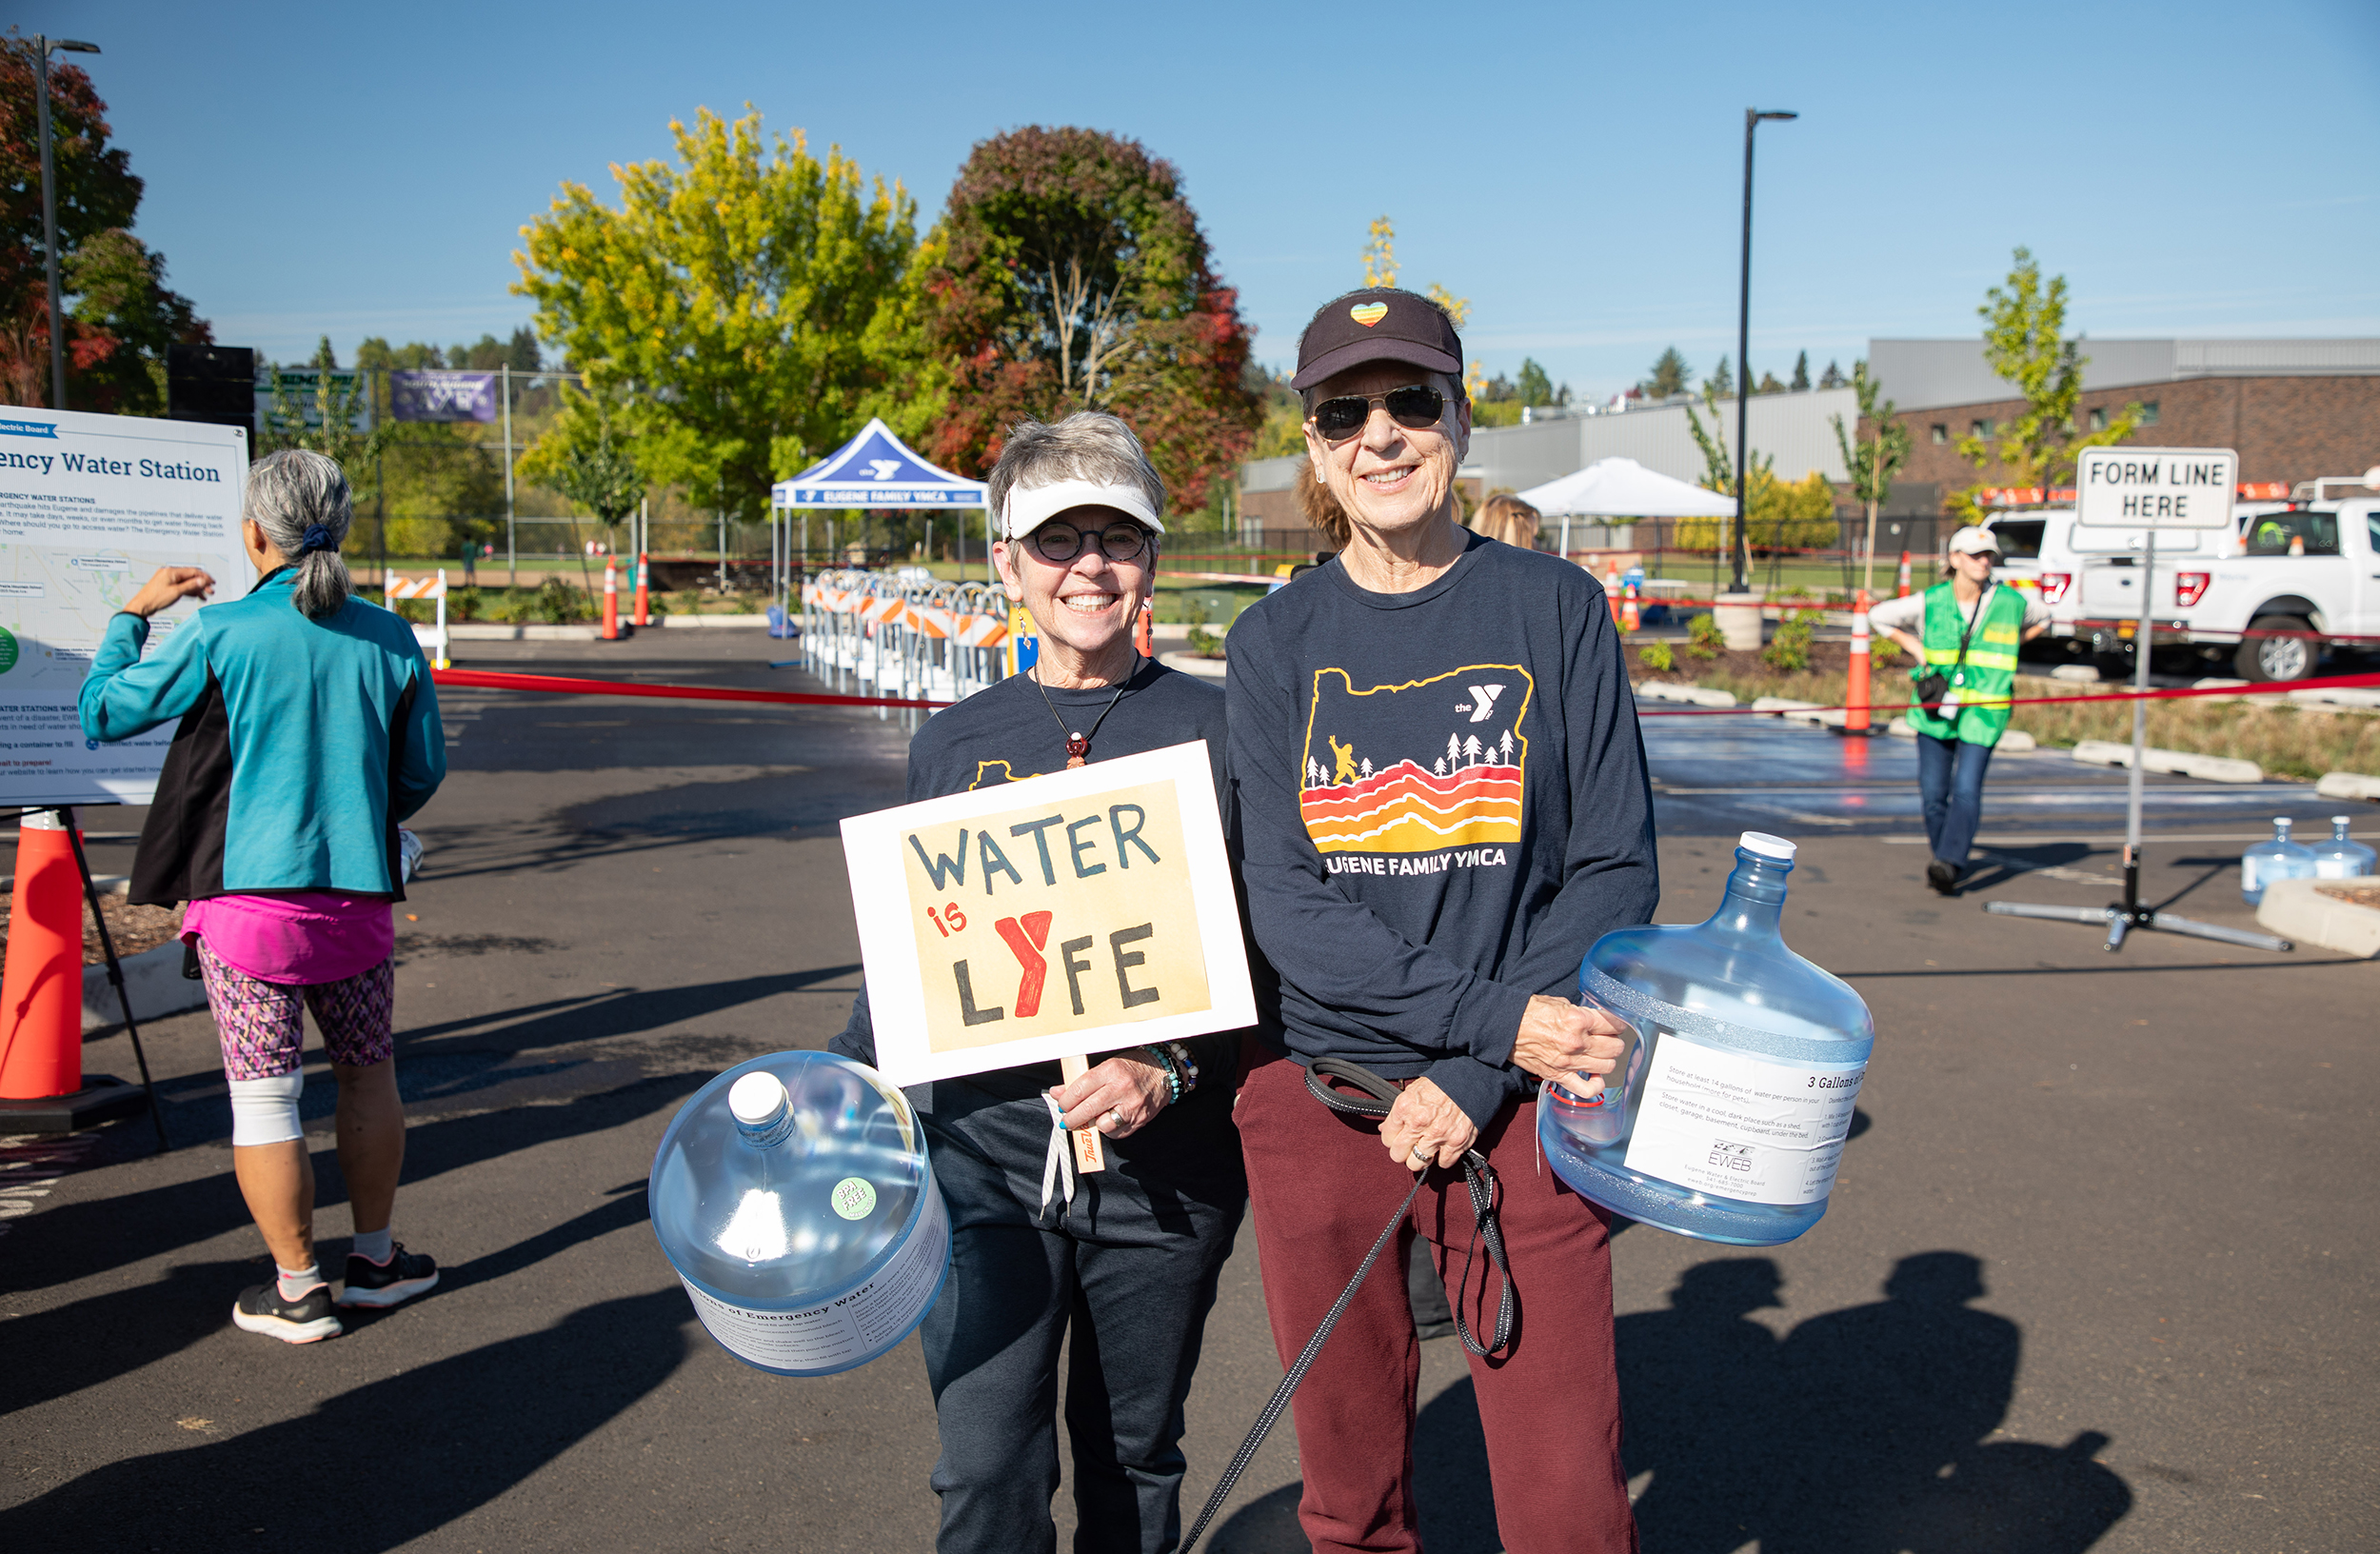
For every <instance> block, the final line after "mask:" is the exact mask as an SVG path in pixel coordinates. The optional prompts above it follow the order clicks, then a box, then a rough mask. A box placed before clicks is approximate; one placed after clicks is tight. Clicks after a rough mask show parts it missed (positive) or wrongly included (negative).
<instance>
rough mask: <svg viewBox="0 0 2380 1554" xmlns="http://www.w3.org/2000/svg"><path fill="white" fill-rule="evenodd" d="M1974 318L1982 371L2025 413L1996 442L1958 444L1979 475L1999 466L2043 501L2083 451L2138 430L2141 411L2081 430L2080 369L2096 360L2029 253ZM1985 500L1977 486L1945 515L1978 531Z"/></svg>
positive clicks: (2129, 409)
mask: <svg viewBox="0 0 2380 1554" xmlns="http://www.w3.org/2000/svg"><path fill="white" fill-rule="evenodd" d="M1975 311H1976V313H1977V314H1978V315H1979V316H1981V318H1982V319H1983V359H1984V362H1985V364H1986V365H1988V366H1989V367H1990V368H1991V369H1992V370H1993V372H1994V373H1995V374H1997V375H1998V376H1999V377H2001V378H2004V379H2006V380H2007V381H2008V382H2010V383H2013V384H2014V385H2015V386H2016V391H2017V393H2018V394H2019V395H2021V396H2022V397H2023V399H2024V402H2025V408H2023V409H2022V410H2019V411H2018V412H2017V413H2016V414H2015V415H2013V416H2011V417H2010V418H2009V419H2008V420H2006V421H2003V422H2001V423H2000V424H1999V427H1998V428H1997V431H1998V435H1997V436H1995V437H1993V438H1988V439H1987V438H1983V437H1975V436H1968V437H1962V438H1960V439H1959V440H1958V452H1959V456H1960V457H1961V458H1964V459H1965V460H1966V461H1967V462H1968V463H1970V464H1972V465H1973V466H1974V467H1975V468H1976V469H1977V470H1978V471H1982V470H1986V469H1989V468H1992V467H1993V465H1994V464H1996V465H1998V466H1999V468H2000V469H2001V471H2002V472H2003V473H2004V475H2005V476H2006V478H2007V480H2008V483H2009V484H2010V485H2013V486H2038V487H2040V488H2043V491H2044V493H2045V494H2046V493H2047V491H2048V489H2049V488H2051V487H2053V486H2057V485H2059V484H2061V483H2062V482H2064V481H2068V480H2072V479H2073V476H2074V465H2075V460H2076V458H2077V456H2078V455H2080V454H2081V452H2082V450H2083V449H2084V448H2104V447H2107V446H2108V445H2110V444H2112V443H2120V442H2122V441H2123V440H2124V439H2125V438H2127V437H2129V436H2131V435H2132V432H2133V431H2134V430H2136V429H2137V428H2139V426H2140V413H2141V409H2140V406H2139V405H2137V404H2131V405H2127V406H2125V407H2124V408H2123V409H2122V410H2121V411H2120V412H2118V413H2117V414H2115V415H2112V416H2110V417H2109V418H2108V424H2107V425H2106V426H2105V427H2104V428H2100V429H2099V430H2097V431H2085V430H2084V429H2082V428H2081V427H2080V426H2079V425H2078V424H2077V422H2076V418H2075V413H2074V412H2075V408H2076V406H2077V405H2078V404H2079V402H2080V400H2081V398H2082V387H2083V375H2082V369H2084V368H2085V367H2087V366H2088V365H2090V362H2091V358H2090V357H2088V356H2085V355H2084V354H2083V353H2082V346H2081V342H2080V341H2079V340H2074V339H2069V338H2067V337H2066V334H2065V329H2066V277H2065V276H2063V275H2053V276H2052V277H2051V278H2050V279H2049V281H2048V282H2047V283H2046V284H2044V282H2043V281H2042V279H2041V266H2040V264H2039V262H2038V261H2036V260H2035V259H2034V258H2033V252H2032V250H2031V249H2017V250H2016V258H2015V264H2014V265H2013V268H2012V269H2010V270H2009V272H2008V284H2007V286H2006V287H2005V288H2002V287H1997V286H1995V287H1993V288H1992V289H1990V290H1989V291H1986V292H1985V293H1984V300H1983V306H1982V307H1980V308H1977V309H1975ZM1982 494H1983V483H1982V482H1980V481H1978V482H1977V483H1976V484H1974V485H1973V486H1970V487H1967V488H1965V489H1963V490H1958V491H1954V492H1952V493H1951V494H1950V495H1949V496H1948V497H1945V498H1944V499H1943V507H1944V508H1946V509H1947V510H1948V511H1950V512H1951V513H1953V514H1954V515H1955V516H1957V517H1958V518H1960V519H1961V520H1962V521H1964V522H1967V523H1971V524H1974V523H1981V522H1982V521H1983V516H1984V512H1983V504H1982V500H1981V499H1982Z"/></svg>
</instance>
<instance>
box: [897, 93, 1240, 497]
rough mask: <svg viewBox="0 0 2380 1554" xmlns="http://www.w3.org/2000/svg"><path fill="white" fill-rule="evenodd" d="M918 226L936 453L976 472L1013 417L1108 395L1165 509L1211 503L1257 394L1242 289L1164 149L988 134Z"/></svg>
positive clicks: (1098, 401) (1054, 412)
mask: <svg viewBox="0 0 2380 1554" xmlns="http://www.w3.org/2000/svg"><path fill="white" fill-rule="evenodd" d="M930 241H932V242H933V243H935V244H936V245H938V246H939V250H940V251H938V252H937V253H936V254H935V255H934V257H933V259H932V261H931V263H930V264H927V265H926V266H925V268H924V269H923V283H922V291H923V294H924V302H923V309H924V310H923V327H924V336H925V339H926V342H927V345H928V349H929V350H930V352H931V354H932V356H933V357H934V359H935V360H936V361H938V362H942V363H947V364H948V370H949V371H950V373H951V376H952V382H951V387H950V391H949V394H948V396H947V400H946V402H945V408H943V410H942V414H941V415H940V417H939V418H938V419H937V421H936V422H935V424H934V427H933V429H932V432H931V433H930V438H929V441H928V444H927V451H928V455H929V456H930V457H932V458H933V459H935V460H936V461H937V462H939V463H942V464H944V465H947V466H949V467H951V468H958V469H963V470H968V471H971V472H975V473H979V474H980V473H982V472H983V471H984V470H986V469H988V468H990V466H991V464H992V461H993V460H994V459H996V458H997V457H998V456H999V453H1000V448H1001V444H1002V439H1003V438H1004V437H1005V436H1006V434H1007V428H1009V427H1010V426H1012V425H1014V424H1015V423H1016V422H1018V421H1020V420H1021V419H1024V418H1027V417H1031V418H1034V419H1039V420H1051V419H1055V418H1057V417H1060V416H1063V415H1067V414H1070V413H1072V412H1074V411H1076V410H1107V411H1111V412H1113V413H1114V414H1116V415H1119V416H1121V417H1122V418H1123V419H1124V420H1125V421H1126V422H1128V423H1130V425H1131V426H1132V428H1133V429H1134V430H1135V431H1136V432H1138V433H1139V434H1140V440H1141V442H1142V443H1143V444H1144V445H1145V446H1146V447H1147V448H1148V450H1149V456H1150V458H1151V460H1152V461H1153V462H1154V463H1155V464H1156V466H1157V468H1158V471H1159V473H1160V474H1162V475H1163V476H1164V478H1165V485H1166V489H1167V492H1168V494H1169V496H1170V498H1171V500H1172V502H1173V504H1174V508H1175V510H1176V511H1178V512H1191V511H1196V510H1197V509H1199V508H1202V507H1204V506H1205V505H1206V503H1207V500H1208V495H1209V491H1210V488H1212V487H1213V486H1214V485H1215V484H1216V483H1217V482H1219V481H1220V480H1222V479H1224V478H1225V477H1226V476H1227V475H1228V474H1229V472H1230V471H1231V470H1232V469H1234V468H1237V466H1238V465H1239V463H1240V459H1241V458H1242V457H1243V456H1244V455H1245V454H1246V453H1247V450H1248V448H1249V446H1250V444H1251V443H1252V442H1253V440H1254V438H1255V435H1256V430H1257V426H1258V422H1259V416H1260V405H1259V396H1258V394H1257V393H1256V392H1255V391H1253V390H1252V389H1251V388H1249V386H1248V385H1247V383H1246V382H1245V381H1244V374H1245V372H1246V369H1247V362H1248V348H1249V345H1250V342H1251V331H1250V330H1249V329H1248V327H1247V326H1246V325H1245V324H1243V323H1242V322H1241V321H1240V306H1239V296H1238V293H1237V292H1235V291H1234V290H1233V289H1231V288H1229V287H1227V286H1225V285H1224V284H1223V283H1222V281H1221V280H1220V278H1219V277H1218V276H1217V275H1216V273H1215V271H1214V268H1213V266H1212V264H1211V263H1210V261H1209V258H1208V252H1207V245H1206V236H1205V234H1204V233H1203V232H1201V231H1200V229H1199V223H1198V217H1197V214H1196V213H1195V212H1194V211H1193V210H1192V209H1191V208H1190V203H1189V201H1187V200H1186V199H1184V198H1183V197H1182V193H1181V180H1180V174H1179V173H1178V172H1177V171H1176V170H1175V169H1174V167H1173V165H1172V164H1171V163H1168V162H1165V161H1162V160H1160V159H1159V158H1157V157H1153V156H1151V155H1150V154H1149V153H1148V151H1147V149H1145V148H1143V147H1142V146H1140V144H1139V143H1138V142H1136V141H1129V140H1124V139H1121V138H1120V137H1118V136H1115V135H1109V134H1102V133H1100V132H1099V131H1096V130H1081V129H1072V128H1057V129H1045V128H1041V127H1039V126H1033V127H1028V128H1026V129H1022V130H1012V131H1010V132H1008V133H1006V134H1002V135H997V136H994V137H993V138H992V139H990V140H986V141H984V142H982V144H980V145H978V146H977V147H976V148H975V149H974V151H973V153H972V154H971V155H969V156H968V158H967V162H966V165H965V166H964V167H963V168H962V169H960V172H959V178H958V182H957V183H956V184H954V185H953V186H952V188H951V191H950V200H949V203H948V205H947V206H946V207H945V208H944V210H943V214H942V222H941V224H940V225H939V226H938V227H937V229H936V231H935V235H934V237H933V238H932V239H931V240H930Z"/></svg>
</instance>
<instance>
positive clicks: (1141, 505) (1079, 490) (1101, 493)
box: [1000, 480, 1165, 540]
mask: <svg viewBox="0 0 2380 1554" xmlns="http://www.w3.org/2000/svg"><path fill="white" fill-rule="evenodd" d="M1067 508H1113V509H1114V510H1115V511H1117V512H1119V513H1121V514H1122V515H1123V516H1124V517H1126V518H1129V519H1131V520H1132V521H1133V522H1134V523H1137V524H1146V525H1147V526H1148V527H1149V528H1153V529H1155V530H1157V532H1159V533H1160V534H1162V533H1164V532H1165V525H1164V521H1163V520H1161V519H1160V518H1159V517H1158V516H1157V513H1156V512H1155V511H1154V510H1153V509H1152V508H1150V507H1149V499H1148V497H1147V496H1146V495H1145V494H1144V493H1143V492H1142V491H1141V489H1140V487H1138V486H1102V485H1101V484H1099V483H1098V482H1096V481H1089V480H1061V481H1060V482H1059V483H1058V484H1056V485H1055V486H1035V487H1033V488H1030V489H1026V488H1021V487H1019V488H1010V490H1009V492H1008V508H1007V511H1006V512H1004V513H1002V522H1001V526H1000V531H1001V532H1002V534H1004V535H1006V536H1007V537H1008V538H1010V539H1012V540H1017V539H1022V538H1023V537H1024V536H1025V535H1027V534H1030V533H1032V532H1033V531H1034V530H1035V529H1037V528H1041V526H1042V525H1043V524H1045V523H1047V522H1049V521H1050V520H1051V519H1052V518H1055V517H1057V516H1058V515H1059V514H1060V513H1061V512H1064V511H1065V510H1066V509H1067Z"/></svg>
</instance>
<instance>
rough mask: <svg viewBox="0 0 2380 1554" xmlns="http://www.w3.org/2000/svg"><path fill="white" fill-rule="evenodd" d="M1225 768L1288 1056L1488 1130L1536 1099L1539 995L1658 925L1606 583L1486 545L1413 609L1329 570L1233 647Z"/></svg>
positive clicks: (1335, 567) (1247, 616) (1645, 809)
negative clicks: (1508, 1105)
mask: <svg viewBox="0 0 2380 1554" xmlns="http://www.w3.org/2000/svg"><path fill="white" fill-rule="evenodd" d="M1230 684H1231V775H1232V784H1233V797H1234V801H1235V802H1236V804H1237V805H1238V807H1239V816H1240V834H1241V836H1242V839H1243V847H1242V853H1243V857H1242V877H1243V882H1244V887H1245V889H1246V891H1247V895H1248V907H1249V914H1250V916H1251V918H1252V920H1253V921H1254V923H1255V926H1256V935H1257V941H1258V943H1259V945H1260V946H1263V948H1264V950H1265V952H1266V955H1267V957H1268V958H1269V959H1270V961H1271V963H1272V966H1273V968H1274V969H1275V970H1276V971H1278V973H1279V980H1280V1001H1281V1024H1282V1026H1283V1027H1284V1029H1285V1032H1286V1035H1287V1042H1288V1047H1289V1051H1290V1052H1291V1054H1292V1055H1293V1056H1295V1057H1297V1058H1299V1059H1300V1060H1304V1061H1311V1060H1312V1059H1315V1058H1318V1057H1340V1058H1351V1059H1353V1060H1355V1061H1356V1062H1359V1063H1361V1064H1363V1065H1365V1066H1368V1067H1370V1068H1372V1069H1374V1070H1375V1071H1376V1072H1378V1073H1379V1074H1381V1075H1383V1076H1384V1077H1387V1078H1390V1079H1408V1078H1413V1077H1415V1076H1418V1075H1421V1074H1427V1075H1429V1076H1430V1078H1431V1079H1433V1080H1435V1081H1436V1082H1437V1084H1438V1087H1439V1088H1441V1089H1443V1090H1444V1091H1445V1092H1446V1093H1447V1095H1448V1096H1449V1097H1451V1098H1452V1099H1453V1100H1454V1102H1455V1104H1456V1105H1458V1106H1461V1107H1462V1109H1463V1111H1464V1113H1465V1114H1466V1115H1467V1116H1469V1117H1470V1118H1471V1119H1472V1120H1473V1121H1474V1122H1476V1123H1478V1124H1479V1125H1480V1126H1486V1124H1487V1123H1488V1122H1489V1121H1490V1120H1491V1119H1492V1118H1493V1117H1494V1116H1495V1115H1496V1113H1497V1111H1499V1110H1500V1109H1502V1107H1503V1106H1504V1104H1505V1102H1506V1101H1507V1100H1508V1099H1510V1098H1512V1097H1514V1096H1517V1095H1519V1094H1521V1093H1523V1092H1524V1091H1525V1090H1527V1089H1529V1088H1531V1087H1533V1086H1534V1085H1535V1083H1536V1081H1535V1080H1534V1079H1533V1078H1531V1077H1530V1076H1528V1075H1526V1074H1524V1073H1523V1072H1522V1071H1521V1070H1520V1069H1518V1068H1516V1067H1514V1066H1513V1065H1512V1063H1511V1061H1510V1060H1511V1057H1512V1049H1513V1043H1514V1041H1515V1039H1516V1038H1517V1036H1518V1034H1519V1027H1520V1017H1521V1015H1522V1013H1523V1011H1524V1010H1525V1009H1526V1007H1527V1006H1528V1001H1529V998H1530V997H1531V995H1533V994H1538V993H1545V994H1551V995H1553V996H1556V997H1559V998H1564V999H1568V998H1572V997H1575V996H1576V995H1577V986H1578V962H1579V958H1580V957H1581V956H1583V955H1584V954H1585V953H1586V951H1587V947H1588V946H1591V945H1592V944H1594V943H1595V941H1596V940H1597V938H1598V937H1600V936H1601V935H1602V934H1604V933H1605V932H1608V931H1609V930H1611V929H1613V928H1617V927H1625V926H1631V925H1634V924H1638V923H1644V922H1648V921H1650V920H1651V918H1652V916H1653V908H1654V907H1655V905H1656V902H1657V901H1658V899H1659V895H1660V887H1659V882H1658V878H1657V871H1656V864H1655V860H1654V852H1653V796H1652V789H1651V785H1650V783H1649V782H1648V780H1647V777H1646V772H1645V762H1644V748H1643V745H1642V743H1641V742H1640V740H1639V738H1638V734H1637V728H1636V701H1635V698H1634V697H1633V696H1632V695H1631V694H1630V691H1629V688H1628V677H1627V673H1626V670H1625V666H1624V665H1623V663H1622V660H1621V656H1620V643H1619V633H1618V632H1617V630H1616V628H1614V626H1613V624H1612V616H1611V610H1610V608H1609V605H1608V603H1607V601H1606V600H1605V598H1604V595H1603V590H1602V588H1600V587H1599V586H1598V585H1597V583H1596V582H1595V580H1594V579H1593V578H1591V577H1589V576H1587V575H1586V573H1585V572H1584V571H1582V570H1581V569H1580V568H1577V567H1576V566H1573V565H1571V564H1569V563H1568V562H1564V561H1561V560H1558V559H1557V558H1556V557H1553V556H1547V555H1541V554H1539V553H1537V552H1536V551H1533V550H1522V549H1518V548H1515V547H1513V546H1509V545H1504V544H1502V543H1500V542H1497V541H1492V540H1489V539H1487V538H1486V537H1484V536H1479V535H1474V536H1472V537H1471V538H1470V539H1469V541H1468V542H1467V546H1466V548H1465V550H1464V552H1463V554H1462V555H1461V556H1460V557H1459V558H1458V560H1457V561H1456V563H1455V565H1454V566H1453V567H1452V568H1449V569H1448V570H1447V571H1446V572H1445V573H1444V575H1442V576H1440V577H1439V578H1438V579H1437V580H1436V581H1434V582H1432V583H1431V584H1430V585H1429V586H1428V587H1426V588H1419V589H1417V590H1415V591H1414V592H1412V593H1395V594H1389V593H1373V592H1369V591H1367V590H1365V589H1363V588H1358V587H1357V586H1356V584H1355V582H1354V581H1353V580H1352V579H1351V578H1349V577H1348V575H1347V573H1346V570H1345V568H1343V567H1342V566H1341V565H1340V564H1339V562H1337V561H1333V562H1331V563H1330V564H1328V565H1327V566H1323V567H1319V568H1316V569H1315V570H1313V571H1311V572H1308V573H1306V574H1305V575H1303V576H1301V577H1299V578H1298V579H1297V580H1296V581H1295V582H1292V583H1291V584H1289V585H1288V587H1286V588H1282V589H1280V590H1279V592H1276V593H1274V594H1273V595H1271V596H1270V597H1269V598H1266V599H1262V600H1259V601H1258V602H1257V603H1256V604H1254V605H1251V606H1250V607H1248V608H1247V609H1245V610H1243V611H1242V612H1241V613H1240V618H1239V620H1238V621H1237V622H1236V623H1234V625H1233V627H1232V632H1231V681H1230Z"/></svg>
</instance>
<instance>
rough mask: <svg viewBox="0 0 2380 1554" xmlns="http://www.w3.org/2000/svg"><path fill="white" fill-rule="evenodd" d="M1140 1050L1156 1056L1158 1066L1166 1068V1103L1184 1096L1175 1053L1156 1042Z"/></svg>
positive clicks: (1171, 1102) (1171, 1103)
mask: <svg viewBox="0 0 2380 1554" xmlns="http://www.w3.org/2000/svg"><path fill="white" fill-rule="evenodd" d="M1140 1050H1141V1051H1143V1052H1146V1053H1147V1054H1148V1055H1149V1056H1150V1057H1152V1058H1155V1059H1156V1060H1157V1066H1159V1067H1160V1068H1162V1069H1164V1070H1165V1104H1166V1105H1167V1106H1172V1105H1173V1104H1174V1103H1175V1102H1177V1101H1180V1099H1181V1097H1182V1084H1181V1070H1180V1068H1177V1067H1176V1066H1174V1056H1173V1054H1172V1053H1170V1052H1168V1051H1166V1050H1165V1049H1164V1048H1163V1047H1161V1046H1158V1045H1157V1044H1156V1043H1154V1042H1152V1043H1150V1044H1149V1045H1148V1046H1144V1047H1142V1048H1141V1049H1140Z"/></svg>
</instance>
